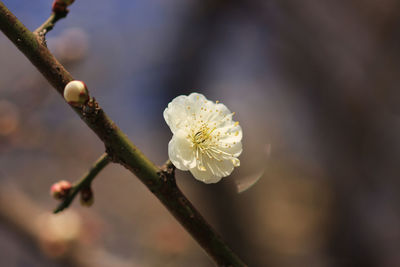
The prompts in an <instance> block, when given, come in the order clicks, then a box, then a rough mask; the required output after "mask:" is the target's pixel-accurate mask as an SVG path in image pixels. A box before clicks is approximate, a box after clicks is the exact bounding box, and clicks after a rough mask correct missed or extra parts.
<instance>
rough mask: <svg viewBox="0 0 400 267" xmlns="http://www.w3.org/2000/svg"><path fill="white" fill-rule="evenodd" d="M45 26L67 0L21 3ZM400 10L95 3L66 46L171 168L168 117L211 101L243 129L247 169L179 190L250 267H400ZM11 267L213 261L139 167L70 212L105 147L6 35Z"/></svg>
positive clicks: (3, 214)
mask: <svg viewBox="0 0 400 267" xmlns="http://www.w3.org/2000/svg"><path fill="white" fill-rule="evenodd" d="M3 2H4V3H5V4H6V5H7V6H8V8H9V9H10V10H11V11H12V12H14V14H15V15H16V16H17V17H18V18H19V19H20V20H21V21H22V22H23V23H24V24H25V25H26V26H27V27H28V28H29V29H31V30H34V29H35V28H36V27H38V26H39V25H40V24H41V23H42V22H43V21H44V20H45V19H47V17H48V16H49V15H50V7H51V3H52V1H51V0H35V1H30V0H5V1H3ZM399 12H400V2H399V1H396V0H368V1H359V0H348V1H335V0H322V1H311V0H304V1H280V0H231V1H227V0H202V1H199V0H198V1H183V0H168V1H165V0H147V1H128V0H126V1H123V0H115V1H106V0H97V1H81V0H77V1H76V2H75V3H74V4H73V5H72V6H71V7H70V14H69V15H68V17H67V18H66V19H64V20H61V21H59V22H58V23H57V25H56V27H55V29H53V31H51V32H50V33H49V34H48V35H47V38H48V42H47V43H48V46H49V47H50V49H51V51H52V52H53V53H54V54H55V55H56V57H57V58H58V59H59V60H60V61H61V62H62V63H63V64H64V65H65V66H66V67H67V69H68V70H69V71H70V72H71V73H72V74H73V76H74V77H75V78H76V79H80V80H84V81H85V82H86V84H87V85H88V87H89V90H90V92H91V94H92V95H93V96H95V97H96V99H97V100H98V101H99V103H100V104H101V106H102V107H103V108H104V110H105V111H106V112H107V113H108V114H109V115H110V116H111V118H113V120H114V121H115V122H116V123H117V124H118V125H119V126H120V128H121V129H122V130H123V131H125V132H126V133H127V134H128V136H129V137H130V138H131V140H133V142H134V143H135V144H136V145H137V146H138V147H139V148H140V149H141V150H142V151H143V152H144V153H145V154H146V155H148V156H149V157H150V159H152V160H153V161H154V162H155V163H156V164H159V165H161V164H162V163H163V162H164V161H165V160H166V159H167V157H168V155H167V144H168V141H169V140H170V138H171V132H170V130H169V128H168V127H167V125H166V124H165V122H164V120H163V116H162V112H163V110H164V108H165V107H166V106H167V104H168V103H169V102H170V101H171V100H172V99H173V98H174V97H176V96H178V95H181V94H189V93H190V92H194V91H196V92H200V93H203V94H205V95H206V96H207V98H209V99H211V100H220V101H221V102H223V103H225V104H226V105H227V106H228V107H229V108H230V109H231V110H232V111H235V112H236V115H235V117H236V119H237V120H239V121H240V123H241V125H242V127H243V131H244V139H243V146H244V150H243V154H242V155H241V157H240V160H241V167H240V168H238V169H236V170H235V171H234V172H233V174H232V175H231V176H230V177H228V178H225V179H223V180H222V181H221V182H220V183H218V184H214V185H205V184H202V183H200V182H197V181H196V180H195V179H193V178H192V177H191V176H190V175H189V174H188V173H186V172H181V171H177V182H178V184H179V186H180V187H181V188H182V190H183V192H185V194H186V195H187V196H188V198H189V199H190V200H191V201H193V203H194V204H195V206H196V207H198V209H199V210H200V212H201V213H203V214H204V216H205V218H206V219H207V220H208V221H209V222H210V223H211V225H213V226H214V227H215V228H216V229H217V231H218V232H219V233H221V235H222V236H223V237H224V239H225V240H226V241H227V242H228V243H229V244H230V245H231V246H232V248H233V250H234V251H236V252H237V253H238V254H239V256H240V257H241V258H242V259H243V260H244V261H245V262H246V263H247V264H248V265H249V266H277V267H281V266H282V267H292V266H293V267H301V266H324V267H325V266H326V267H333V266H366V267H369V266H370V267H373V266H380V267H385V266H388V267H389V266H390V267H393V266H400V254H399V249H400V213H399V209H400V204H399V203H400V201H399V200H400V199H399V195H400V194H399V192H400V186H399V185H400V182H399V174H400V167H399V158H400V141H399V137H400V108H399V107H400V105H399V103H400V102H399V101H400V91H399V88H398V87H399V85H400V19H399V16H398V14H399ZM0 62H1V64H0V266H117V267H118V266H213V263H212V262H211V260H210V259H209V258H208V257H207V256H206V254H205V253H203V251H202V249H201V248H200V247H199V246H198V245H197V244H196V243H195V242H194V241H193V240H192V238H191V237H190V236H189V235H188V234H187V233H186V232H185V231H184V230H183V228H182V227H181V226H180V225H179V224H178V223H177V222H176V221H175V220H174V219H173V217H172V216H171V215H170V214H169V213H168V212H167V211H166V210H165V209H164V207H163V206H162V205H161V204H160V203H159V201H158V200H157V199H156V198H155V197H153V196H152V195H151V193H150V192H149V191H148V190H147V189H146V188H145V186H143V185H142V184H141V183H140V182H139V180H138V179H136V178H135V177H133V176H132V175H131V174H130V172H128V171H127V170H125V169H124V168H123V167H121V166H119V165H115V164H112V165H109V166H107V167H106V169H105V170H104V171H103V172H102V173H101V174H100V175H99V176H98V177H97V179H96V180H95V182H94V188H93V189H94V194H95V203H94V205H93V206H92V207H91V208H83V207H80V205H79V201H75V202H74V203H73V205H72V206H71V208H69V209H68V210H67V211H66V212H64V213H63V214H61V215H57V216H55V215H51V210H52V209H53V208H54V207H55V206H56V205H57V203H56V201H55V200H53V199H52V198H51V197H50V196H49V188H50V186H51V184H52V183H54V182H56V181H58V180H61V179H65V180H70V181H75V180H77V179H78V178H79V177H80V176H81V175H82V174H83V173H84V172H85V171H87V169H88V168H89V166H90V165H91V164H92V163H93V162H94V161H95V160H96V159H97V158H98V157H99V156H100V155H101V154H102V153H103V151H104V147H103V145H102V143H101V142H100V141H99V140H98V139H97V137H96V136H95V135H94V134H93V133H92V132H91V131H90V130H89V129H88V128H87V127H86V125H84V124H83V122H82V121H81V120H80V119H79V118H78V117H77V116H76V114H74V112H73V111H72V110H71V109H70V108H69V107H68V105H66V104H65V103H64V102H63V100H62V98H61V97H60V96H59V95H58V94H57V93H56V91H55V90H53V89H52V88H51V87H50V86H49V84H48V83H47V82H46V81H45V80H44V78H43V77H42V76H41V75H40V74H39V72H38V71H37V70H36V69H35V68H34V67H33V66H32V65H31V64H30V62H28V60H27V59H26V58H25V57H24V56H23V55H22V54H21V53H20V52H19V51H18V50H17V49H16V48H15V47H14V46H13V45H12V44H11V42H10V41H9V40H8V39H6V38H5V36H4V35H3V34H0Z"/></svg>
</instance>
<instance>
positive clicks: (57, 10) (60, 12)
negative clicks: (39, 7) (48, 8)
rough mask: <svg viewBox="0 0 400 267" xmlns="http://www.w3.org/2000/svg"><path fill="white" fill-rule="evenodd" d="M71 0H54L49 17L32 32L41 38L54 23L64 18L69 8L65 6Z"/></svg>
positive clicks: (70, 2) (69, 3)
mask: <svg viewBox="0 0 400 267" xmlns="http://www.w3.org/2000/svg"><path fill="white" fill-rule="evenodd" d="M73 2H74V1H65V0H54V2H53V6H52V13H51V15H50V17H49V18H48V19H47V20H46V21H45V22H44V23H43V24H42V25H41V26H40V27H39V28H37V29H36V30H35V31H34V32H33V33H34V34H36V35H39V36H40V37H41V38H43V37H44V36H45V35H46V34H47V33H48V32H49V31H51V30H52V29H53V28H54V25H55V24H56V22H57V21H59V20H60V19H62V18H65V17H66V16H67V15H68V12H69V10H68V8H67V7H68V6H69V5H71V4H72V3H73Z"/></svg>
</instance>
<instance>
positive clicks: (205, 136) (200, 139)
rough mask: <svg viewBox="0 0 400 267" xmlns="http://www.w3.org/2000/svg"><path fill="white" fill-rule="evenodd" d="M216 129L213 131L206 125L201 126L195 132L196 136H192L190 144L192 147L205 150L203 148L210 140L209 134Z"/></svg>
mask: <svg viewBox="0 0 400 267" xmlns="http://www.w3.org/2000/svg"><path fill="white" fill-rule="evenodd" d="M215 129H216V127H214V128H213V129H210V128H209V127H208V126H207V124H203V125H202V126H201V127H200V129H199V130H198V131H197V132H196V134H194V135H193V136H192V142H193V145H194V146H195V147H196V148H197V147H202V148H205V147H204V146H206V145H207V144H208V143H209V142H206V141H211V140H212V136H211V133H212V132H213V131H214V130H215Z"/></svg>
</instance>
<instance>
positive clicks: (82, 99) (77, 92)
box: [64, 81, 89, 107]
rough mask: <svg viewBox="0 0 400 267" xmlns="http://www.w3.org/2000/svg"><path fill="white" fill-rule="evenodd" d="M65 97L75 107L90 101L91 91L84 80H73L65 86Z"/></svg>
mask: <svg viewBox="0 0 400 267" xmlns="http://www.w3.org/2000/svg"><path fill="white" fill-rule="evenodd" d="M64 99H65V100H66V101H67V102H68V103H69V104H70V105H73V106H75V107H79V106H82V105H83V104H85V103H86V102H87V101H89V91H88V89H87V87H86V84H85V83H84V82H82V81H71V82H69V83H68V84H67V85H66V86H65V88H64Z"/></svg>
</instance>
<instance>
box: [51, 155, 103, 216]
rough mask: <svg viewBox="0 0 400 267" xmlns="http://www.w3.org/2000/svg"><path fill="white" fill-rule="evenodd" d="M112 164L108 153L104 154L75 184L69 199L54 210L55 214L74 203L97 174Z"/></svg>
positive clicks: (68, 196)
mask: <svg viewBox="0 0 400 267" xmlns="http://www.w3.org/2000/svg"><path fill="white" fill-rule="evenodd" d="M109 162H110V158H109V157H108V155H107V153H104V154H103V155H102V156H101V157H100V158H99V159H98V160H97V161H96V162H95V163H94V164H93V166H92V168H91V169H90V170H89V171H88V172H87V173H86V174H85V175H84V176H83V177H82V178H81V179H80V180H79V181H78V182H77V183H75V184H74V185H73V186H72V188H71V190H70V192H69V193H68V195H67V197H66V198H65V199H64V200H63V202H61V203H60V205H58V207H57V208H56V209H55V210H54V213H58V212H60V211H62V210H64V209H65V208H68V206H69V205H70V204H71V203H72V201H73V200H74V198H75V196H76V195H77V194H78V193H79V191H81V190H82V189H84V188H86V187H90V185H91V183H92V181H93V179H94V178H96V176H97V174H98V173H99V172H100V171H101V170H102V169H103V168H104V167H105V166H107V164H108V163H109Z"/></svg>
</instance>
